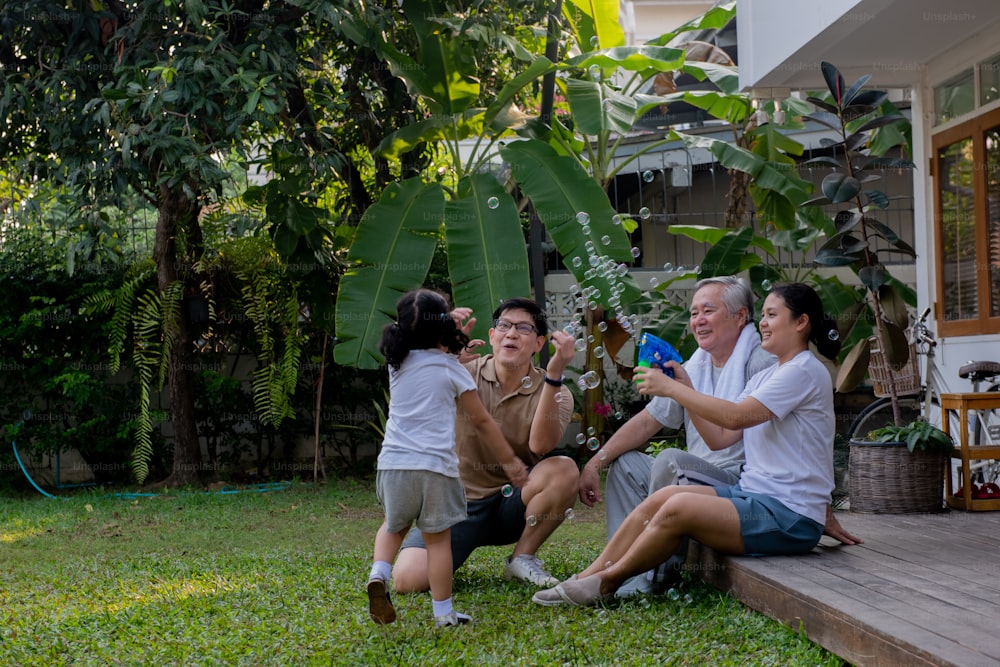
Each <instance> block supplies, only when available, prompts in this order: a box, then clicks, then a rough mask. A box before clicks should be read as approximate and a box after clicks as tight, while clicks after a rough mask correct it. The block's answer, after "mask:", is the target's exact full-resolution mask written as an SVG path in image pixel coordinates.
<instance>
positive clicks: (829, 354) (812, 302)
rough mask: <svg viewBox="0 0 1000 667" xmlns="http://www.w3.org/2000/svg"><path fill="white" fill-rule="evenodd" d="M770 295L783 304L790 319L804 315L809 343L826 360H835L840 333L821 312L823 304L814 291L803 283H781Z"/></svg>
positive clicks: (835, 325) (828, 317) (830, 319)
mask: <svg viewBox="0 0 1000 667" xmlns="http://www.w3.org/2000/svg"><path fill="white" fill-rule="evenodd" d="M771 294H776V295H778V296H780V297H781V300H782V301H784V302H785V306H786V307H787V308H788V310H790V311H792V317H796V318H797V317H799V316H801V315H806V316H807V317H808V318H809V342H811V343H813V344H814V345H815V346H816V349H817V350H818V351H819V353H820V354H822V355H823V356H824V357H826V358H827V359H836V358H837V353H838V352H840V332H839V331H838V330H837V323H836V321H835V320H834V319H833V318H832V317H830V316H829V315H827V314H826V313H825V312H823V302H822V301H821V300H820V298H819V294H816V290H814V289H813V288H812V287H809V285H805V284H803V283H783V284H781V285H776V286H775V287H774V288H773V289H772V290H771Z"/></svg>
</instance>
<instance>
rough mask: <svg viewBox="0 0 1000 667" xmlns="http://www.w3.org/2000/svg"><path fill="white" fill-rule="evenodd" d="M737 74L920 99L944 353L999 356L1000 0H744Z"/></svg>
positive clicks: (918, 238)
mask: <svg viewBox="0 0 1000 667" xmlns="http://www.w3.org/2000/svg"><path fill="white" fill-rule="evenodd" d="M737 32H738V36H739V37H738V39H739V51H740V83H741V86H742V87H743V89H744V90H747V91H751V92H752V94H754V95H755V96H759V97H760V98H762V99H766V98H769V99H774V98H780V97H782V96H787V95H789V94H792V93H793V91H799V90H821V89H825V85H824V81H823V77H822V74H821V72H820V62H822V61H824V60H825V61H829V62H831V63H833V64H834V65H836V66H837V67H838V68H839V69H840V70H841V72H842V73H843V75H844V78H845V79H847V81H848V83H850V82H852V81H854V80H855V79H857V78H858V77H859V76H862V75H865V74H869V75H871V77H872V79H871V81H870V84H869V85H871V86H874V87H878V88H882V89H890V90H891V89H897V91H899V94H901V95H902V96H903V97H904V98H909V99H910V101H911V104H912V107H911V108H912V122H913V161H914V162H915V164H916V167H917V168H916V169H915V170H914V176H913V179H914V182H913V196H914V247H915V249H916V251H917V264H916V275H915V283H916V288H917V294H918V309H919V310H921V311H922V310H923V309H924V308H925V307H928V306H930V307H931V308H932V318H933V324H934V326H933V328H934V330H935V331H936V333H937V335H938V337H939V347H938V353H937V361H938V363H939V365H940V366H941V367H942V371H943V373H944V377H945V378H946V380H947V381H948V384H949V389H951V390H952V391H968V390H969V386H968V385H967V384H966V383H965V381H964V380H960V379H959V378H958V377H957V371H958V368H959V366H961V365H962V364H964V363H965V362H967V361H969V360H971V359H976V360H993V361H1000V3H997V2H996V0H952V1H951V2H948V3H944V2H940V1H939V0H824V2H821V3H820V2H789V1H788V0H740V2H739V6H738V11H737Z"/></svg>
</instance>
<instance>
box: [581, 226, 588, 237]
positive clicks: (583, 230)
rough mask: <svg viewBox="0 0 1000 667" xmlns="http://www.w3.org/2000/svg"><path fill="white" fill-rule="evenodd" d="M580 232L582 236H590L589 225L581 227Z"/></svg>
mask: <svg viewBox="0 0 1000 667" xmlns="http://www.w3.org/2000/svg"><path fill="white" fill-rule="evenodd" d="M580 231H581V232H583V234H584V236H590V225H583V226H581V227H580Z"/></svg>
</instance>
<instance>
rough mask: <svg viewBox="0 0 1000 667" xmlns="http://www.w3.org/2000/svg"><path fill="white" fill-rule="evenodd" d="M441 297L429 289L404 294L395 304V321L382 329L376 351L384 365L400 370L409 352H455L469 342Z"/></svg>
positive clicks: (446, 302) (445, 301)
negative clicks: (383, 360)
mask: <svg viewBox="0 0 1000 667" xmlns="http://www.w3.org/2000/svg"><path fill="white" fill-rule="evenodd" d="M450 311H451V309H450V308H449V307H448V301H447V300H446V299H445V298H444V296H443V295H441V294H439V293H437V292H435V291H433V290H429V289H417V290H413V291H412V292H407V293H406V294H404V295H403V296H401V297H400V298H399V301H397V302H396V321H395V322H393V323H392V324H387V325H385V327H384V328H383V329H382V340H380V341H379V344H378V351H379V352H381V353H382V355H383V356H384V357H385V361H386V363H387V364H389V365H390V366H392V367H393V368H394V369H395V370H397V371H398V370H399V367H400V365H401V364H402V363H403V360H404V359H406V355H408V354H409V353H410V350H429V349H434V348H437V346H438V345H444V346H445V347H446V348H447V349H448V351H449V352H452V353H457V352H460V351H461V350H462V348H463V347H465V346H466V344H468V342H469V337H468V336H466V335H465V334H464V333H463V332H462V330H461V329H459V328H458V324H456V322H455V320H454V319H452V317H451V314H450Z"/></svg>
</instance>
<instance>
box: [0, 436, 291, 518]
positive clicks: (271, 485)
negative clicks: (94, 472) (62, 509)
mask: <svg viewBox="0 0 1000 667" xmlns="http://www.w3.org/2000/svg"><path fill="white" fill-rule="evenodd" d="M21 425H22V422H18V423H17V425H15V426H14V433H15V434H16V433H17V432H18V431H19V430H20V429H21ZM10 444H11V446H12V447H13V448H14V458H15V459H17V465H19V466H20V467H21V472H23V473H24V476H25V477H26V478H27V480H28V481H29V482H31V485H32V486H33V487H35V490H36V491H38V492H39V493H40V494H42V495H43V496H45V497H46V498H58V499H59V500H69V498H66V497H64V496H54V495H52V494H51V493H49V492H48V491H46V490H45V489H43V488H42V487H40V486H38V484H36V483H35V480H33V479H32V478H31V475H29V474H28V469H27V468H25V467H24V462H23V461H21V454H20V453H18V451H17V441H16V440H15V439H14V438H11V440H10ZM291 485H292V483H291V482H265V483H262V484H257V485H256V486H253V487H249V488H245V489H227V488H223V489H219V490H218V491H199V493H221V494H227V495H228V494H233V493H263V492H266V491H284V490H285V489H287V488H288V487H290V486H291ZM158 495H160V494H158V493H108V494H106V496H107V497H109V498H128V499H133V498H155V497H156V496H158Z"/></svg>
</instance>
